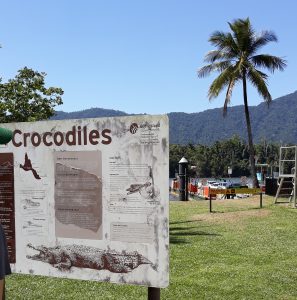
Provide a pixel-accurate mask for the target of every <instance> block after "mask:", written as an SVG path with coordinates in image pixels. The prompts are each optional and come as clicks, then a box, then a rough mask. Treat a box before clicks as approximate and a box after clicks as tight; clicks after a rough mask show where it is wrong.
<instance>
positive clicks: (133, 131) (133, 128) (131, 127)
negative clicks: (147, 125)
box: [130, 123, 138, 134]
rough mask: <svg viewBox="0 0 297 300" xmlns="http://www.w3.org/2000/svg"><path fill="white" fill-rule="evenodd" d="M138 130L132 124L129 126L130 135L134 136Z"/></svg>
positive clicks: (136, 126) (135, 125)
mask: <svg viewBox="0 0 297 300" xmlns="http://www.w3.org/2000/svg"><path fill="white" fill-rule="evenodd" d="M137 130H138V125H137V124H136V123H132V124H131V126H130V132H131V133H132V134H135V133H136V132H137Z"/></svg>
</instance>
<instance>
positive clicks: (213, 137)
mask: <svg viewBox="0 0 297 300" xmlns="http://www.w3.org/2000/svg"><path fill="white" fill-rule="evenodd" d="M169 109H170V107H169ZM250 114H251V121H252V127H253V135H254V141H255V143H257V142H259V141H261V140H262V139H266V140H267V141H273V142H282V143H293V144H297V91H296V92H294V93H292V94H289V95H286V96H283V97H280V98H277V99H275V100H273V101H272V103H271V104H270V106H269V107H267V104H265V103H261V104H259V105H257V106H251V107H250ZM125 115H128V114H127V113H125V112H122V111H117V110H108V109H101V108H91V109H87V110H83V111H78V112H72V113H65V112H57V115H56V117H54V119H74V118H93V117H109V116H125ZM168 116H169V120H170V143H171V144H188V143H192V144H205V145H210V144H212V143H214V142H215V141H219V140H225V139H228V138H230V137H232V136H234V135H238V136H240V137H242V138H244V139H246V125H245V116H244V107H243V105H239V106H234V107H230V108H229V109H228V114H227V116H226V117H225V118H224V117H223V115H222V108H216V109H209V110H206V111H203V112H199V113H191V114H187V113H182V112H174V113H168Z"/></svg>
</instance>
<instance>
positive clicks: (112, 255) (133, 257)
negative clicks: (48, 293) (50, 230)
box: [27, 244, 155, 273]
mask: <svg viewBox="0 0 297 300" xmlns="http://www.w3.org/2000/svg"><path fill="white" fill-rule="evenodd" d="M27 247H29V248H30V249H33V250H36V251H38V252H39V253H38V254H35V255H27V258H29V259H32V260H38V261H42V262H44V263H48V264H50V265H52V266H53V267H55V268H57V269H59V270H60V271H69V270H70V269H71V268H72V267H77V268H89V269H95V270H108V271H110V272H113V273H129V272H131V271H132V270H134V269H136V268H137V267H138V266H140V265H143V264H149V265H151V266H152V268H153V269H155V267H154V266H153V265H152V262H150V261H149V260H148V259H147V258H145V257H144V256H142V255H141V254H139V253H138V252H137V251H134V252H124V251H123V252H116V251H106V250H101V249H98V248H94V247H89V246H83V245H67V246H56V247H45V246H43V245H41V246H33V245H32V244H28V245H27Z"/></svg>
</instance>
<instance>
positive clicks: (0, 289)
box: [0, 278, 5, 300]
mask: <svg viewBox="0 0 297 300" xmlns="http://www.w3.org/2000/svg"><path fill="white" fill-rule="evenodd" d="M0 300H5V279H4V278H3V279H1V280H0Z"/></svg>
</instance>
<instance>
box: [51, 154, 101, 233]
mask: <svg viewBox="0 0 297 300" xmlns="http://www.w3.org/2000/svg"><path fill="white" fill-rule="evenodd" d="M101 169H102V167H101V152H100V151H85V152H83V151H81V152H77V151H63V152H60V153H59V152H57V153H55V216H56V235H57V236H58V237H64V238H74V237H76V238H82V239H101V237H102V174H101Z"/></svg>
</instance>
